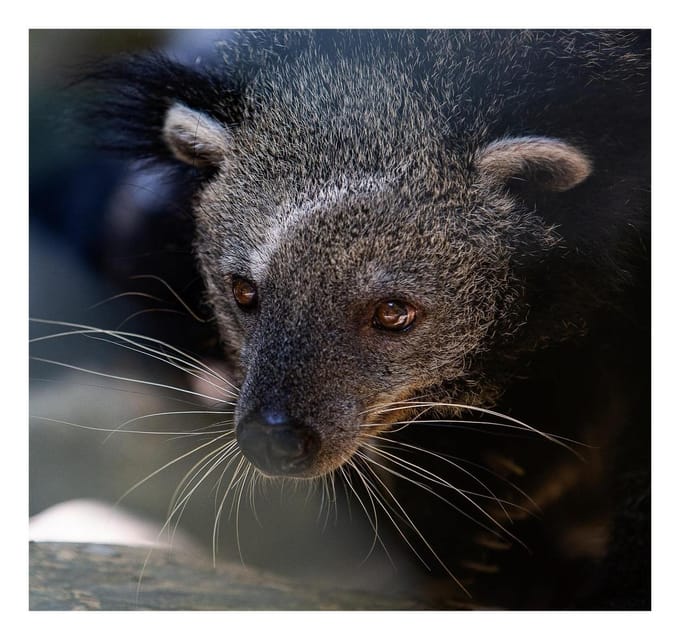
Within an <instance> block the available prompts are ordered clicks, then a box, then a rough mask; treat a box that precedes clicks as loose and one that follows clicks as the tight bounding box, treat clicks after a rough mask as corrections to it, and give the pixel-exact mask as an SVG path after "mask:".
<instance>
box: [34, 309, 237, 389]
mask: <svg viewBox="0 0 680 640" xmlns="http://www.w3.org/2000/svg"><path fill="white" fill-rule="evenodd" d="M30 321H31V322H36V323H39V324H50V325H56V326H65V327H71V328H73V329H78V331H70V332H62V333H57V334H50V335H47V336H39V337H37V338H31V339H30V340H29V342H39V341H42V340H51V339H54V338H58V337H61V336H64V335H76V334H79V333H83V334H84V333H103V334H108V335H110V336H112V337H117V338H119V339H121V340H124V341H126V342H131V343H132V344H134V345H135V346H137V347H140V348H146V349H148V350H150V351H152V352H153V353H156V354H160V355H164V356H166V357H175V356H171V355H170V354H167V353H164V352H162V351H158V350H153V349H151V347H147V346H146V345H143V344H139V343H137V342H135V341H134V340H132V338H136V339H137V340H145V341H147V342H151V343H153V344H156V345H158V346H161V347H164V348H166V349H169V350H170V351H172V352H173V353H177V354H179V355H180V356H181V357H182V358H185V359H186V360H188V361H190V362H193V363H194V364H195V365H196V366H197V367H198V368H199V369H200V370H202V371H203V372H204V373H209V374H211V375H213V376H215V378H217V379H218V380H220V381H221V382H224V383H225V384H226V385H228V386H230V387H232V388H233V389H234V390H235V391H237V392H238V388H237V387H236V386H235V385H233V384H232V383H231V382H230V381H229V380H227V379H226V378H224V377H223V376H221V375H220V374H219V373H218V372H216V371H215V370H214V369H212V368H210V367H209V366H207V365H206V364H205V363H204V362H201V360H199V359H198V358H195V357H194V356H192V355H190V354H188V353H186V352H184V351H182V350H181V349H179V348H177V347H175V346H173V345H171V344H168V343H167V342H164V341H163V340H159V339H157V338H152V337H150V336H145V335H143V334H140V333H131V332H128V331H112V330H110V329H100V328H97V327H92V326H89V325H84V324H77V323H73V322H63V321H59V320H45V319H42V318H30ZM184 364H188V363H187V362H184Z"/></svg>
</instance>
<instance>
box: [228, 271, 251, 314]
mask: <svg viewBox="0 0 680 640" xmlns="http://www.w3.org/2000/svg"><path fill="white" fill-rule="evenodd" d="M231 290H232V291H233V293H234V299H235V300H236V302H237V303H238V305H239V307H241V308H242V309H252V308H253V307H255V305H256V304H257V288H256V287H255V285H254V284H253V283H252V282H250V281H248V280H246V279H245V278H238V277H236V276H234V277H233V278H232V280H231Z"/></svg>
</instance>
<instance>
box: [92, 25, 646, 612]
mask: <svg viewBox="0 0 680 640" xmlns="http://www.w3.org/2000/svg"><path fill="white" fill-rule="evenodd" d="M217 51H218V54H219V56H218V57H219V60H218V61H217V62H215V63H213V64H212V65H210V66H204V65H197V66H196V67H187V66H182V65H179V64H177V63H175V62H173V61H171V60H169V59H167V58H165V57H163V56H160V55H157V54H149V55H143V56H131V57H127V58H123V59H120V60H117V61H113V62H109V63H107V64H106V65H105V66H103V67H101V68H99V69H97V70H95V71H94V72H93V73H92V75H91V79H92V80H94V81H96V86H98V87H99V88H100V89H101V90H102V91H103V97H102V96H100V99H99V101H98V102H97V104H98V108H97V110H95V111H96V115H97V116H98V117H103V118H104V124H103V125H102V127H101V128H100V129H99V132H100V135H101V138H102V139H103V141H104V143H105V144H106V145H108V146H111V147H114V148H118V149H124V150H126V151H128V152H131V153H132V154H133V155H135V156H136V157H142V158H147V159H151V160H154V161H160V162H162V163H165V164H167V165H169V166H172V167H174V168H175V169H177V170H178V171H180V172H183V173H184V174H185V175H187V176H190V178H191V181H192V185H193V187H192V193H193V204H192V211H193V215H194V223H195V240H194V247H195V253H196V257H197V260H198V265H199V269H200V271H201V273H202V276H203V279H204V282H205V287H206V299H207V301H208V303H209V305H210V306H211V308H212V309H213V310H214V313H215V319H216V323H217V326H218V328H219V332H220V335H221V338H222V340H223V343H224V347H225V356H226V359H227V360H228V362H229V363H230V366H231V367H232V370H233V380H234V382H235V383H237V385H238V386H239V389H240V391H239V398H238V402H237V406H236V414H235V422H236V424H237V425H241V426H242V427H243V430H246V427H247V425H248V424H249V421H252V420H251V418H252V416H253V415H255V416H276V417H277V418H276V419H274V418H272V419H271V420H270V422H271V423H272V424H274V423H275V422H276V421H277V420H278V421H279V422H285V423H291V424H293V423H294V424H295V425H296V429H297V428H298V427H300V426H302V427H304V429H305V431H306V432H309V433H310V434H312V435H313V438H314V442H315V447H317V448H318V451H317V450H316V449H315V450H314V455H313V456H312V457H311V458H310V460H309V461H308V464H306V465H305V466H304V468H300V470H299V471H298V472H297V473H295V474H294V475H296V476H298V477H318V476H323V475H326V474H329V473H332V472H333V471H334V470H336V469H338V468H339V467H342V466H343V465H346V466H347V465H349V466H352V465H353V466H354V467H355V468H356V467H357V466H360V465H369V464H371V461H370V460H371V459H373V461H374V462H375V460H376V459H377V460H380V461H381V462H379V463H378V464H381V465H386V466H387V467H389V468H391V469H392V473H391V480H390V482H389V483H387V484H385V485H383V486H384V487H385V488H386V489H387V490H388V491H390V492H394V493H397V495H399V496H402V497H401V498H400V500H407V499H408V495H409V493H410V492H416V491H418V490H421V493H423V491H422V487H419V486H418V482H421V483H422V482H423V481H424V477H421V480H420V481H418V482H414V481H413V480H411V481H409V480H408V479H406V478H404V477H403V474H406V469H405V468H404V467H403V466H402V467H399V466H398V464H397V463H395V461H394V460H391V461H390V458H389V456H390V455H392V454H390V453H389V446H390V444H396V443H397V442H398V443H400V446H401V447H402V452H403V451H404V450H405V449H404V448H405V447H410V448H412V451H413V452H414V455H416V456H417V455H420V456H421V457H424V458H425V461H421V462H422V464H423V465H428V464H429V467H428V468H429V469H430V471H429V472H428V473H429V480H431V481H432V480H434V482H435V484H439V487H440V488H441V487H442V486H446V485H445V484H444V483H446V482H449V481H448V480H446V479H445V478H446V477H450V475H451V474H452V473H453V474H454V475H456V474H457V475H459V476H463V475H464V474H463V473H462V472H461V471H460V469H454V468H453V467H452V464H451V459H449V462H446V461H445V460H444V456H455V457H456V459H457V458H460V457H465V458H466V460H468V461H475V460H477V461H478V463H479V465H484V466H485V468H487V469H488V468H490V469H492V471H493V473H495V474H496V475H497V476H499V477H500V476H502V477H503V478H504V479H505V480H504V482H505V483H506V484H505V485H504V486H505V487H506V489H507V488H510V490H509V494H510V495H511V497H512V501H513V505H514V507H512V508H511V507H507V503H506V502H504V501H503V500H502V499H497V504H496V506H497V507H499V509H497V511H498V513H496V514H495V515H494V516H493V517H492V516H491V515H488V517H489V518H490V519H491V520H492V523H493V526H492V529H493V531H492V532H491V533H490V534H489V533H488V532H486V533H481V534H480V532H479V528H480V527H478V526H477V525H478V524H479V523H477V525H475V523H471V524H470V525H466V524H464V523H459V518H460V516H459V515H458V514H456V513H455V511H456V510H457V509H458V510H459V509H460V508H461V507H460V503H459V502H456V499H459V500H460V499H462V502H465V500H466V499H467V498H465V496H464V495H463V494H464V493H465V491H467V492H468V494H466V495H470V494H472V492H473V491H475V490H477V491H479V490H480V486H479V485H480V484H481V482H480V481H477V483H476V484H475V482H472V484H471V485H470V486H467V484H466V483H467V479H466V478H464V477H461V478H457V479H456V480H451V481H450V482H454V483H455V484H456V487H465V486H467V488H466V489H460V492H459V493H458V494H457V496H456V497H455V498H453V497H452V498H447V499H445V500H442V497H441V495H433V491H432V490H430V491H424V497H423V496H421V497H418V498H417V500H418V507H416V509H417V510H420V511H421V512H422V513H421V514H420V515H421V516H422V517H421V518H420V522H421V523H424V524H422V525H421V529H420V531H424V532H425V534H420V533H419V534H418V536H420V537H421V539H427V541H428V542H427V545H428V549H429V550H430V551H431V552H432V554H433V555H434V557H435V558H436V559H437V561H438V564H440V565H441V566H443V567H445V568H446V570H447V572H448V571H449V568H450V567H452V566H453V565H455V566H456V567H460V566H464V567H466V568H467V569H468V570H470V571H471V572H472V573H474V574H475V575H477V579H476V582H475V583H474V584H473V583H468V582H467V581H466V584H467V585H468V588H469V590H470V591H471V592H472V593H473V595H474V596H475V597H478V598H479V599H480V600H481V601H482V602H486V603H489V604H491V605H493V606H514V607H626V608H644V607H646V606H648V602H649V586H648V580H649V576H648V555H649V548H648V542H646V541H647V540H648V527H649V521H648V517H646V516H645V514H648V509H649V502H648V497H647V496H648V490H649V480H648V478H649V456H648V446H649V442H648V440H649V423H648V420H649V414H648V401H649V399H648V386H649V360H648V358H649V354H648V346H649V345H648V342H649V335H648V332H649V328H648V314H649V306H648V303H649V299H648V295H649V294H648V284H649V283H648V277H649V276H648V264H647V261H648V246H649V184H650V176H649V171H650V167H649V151H650V149H649V133H650V131H649V129H650V125H649V100H650V97H649V73H650V59H649V34H648V32H644V31H642V32H621V31H595V32H593V31H590V32H586V31H514V30H510V31H313V32H292V31H283V32H274V31H272V32H244V33H240V34H237V35H236V36H235V37H234V39H233V40H231V41H229V42H225V43H220V44H218V49H217ZM99 122H101V120H99ZM234 278H239V279H245V280H246V281H248V282H249V283H251V284H252V285H253V286H254V287H255V288H256V291H257V304H256V305H255V306H254V307H253V308H249V309H244V308H242V307H239V305H238V304H237V302H236V301H235V299H234V293H233V290H232V287H233V285H234ZM395 300H396V301H400V302H402V303H405V304H407V305H408V306H409V307H410V308H412V309H415V310H416V315H415V321H414V322H413V323H412V324H411V325H410V326H408V327H407V328H406V329H405V330H404V331H401V332H393V331H385V330H383V329H381V328H380V327H377V326H376V324H375V322H374V313H375V309H376V308H377V306H378V305H379V304H380V303H381V302H384V301H395ZM475 407H478V408H480V409H482V410H487V411H488V410H498V411H502V412H503V414H509V415H510V416H512V417H513V418H515V419H518V420H521V421H522V422H521V423H511V425H512V426H514V428H516V429H520V428H521V429H522V431H523V433H521V434H520V435H533V434H534V433H535V432H536V431H540V432H541V433H545V434H553V435H548V436H547V437H543V438H533V439H529V440H526V439H519V438H517V439H514V440H511V441H503V442H501V444H500V445H497V443H494V445H490V446H489V445H488V441H489V436H488V435H487V437H486V440H484V439H482V437H483V436H484V429H483V428H482V427H481V424H483V421H484V420H487V421H488V420H489V414H488V413H487V414H481V415H482V418H479V414H477V415H478V418H477V420H478V422H480V423H481V424H480V429H478V430H477V433H474V434H472V435H466V434H465V433H462V432H460V431H459V430H457V429H441V428H440V429H438V430H437V429H436V428H434V427H433V426H432V425H436V424H437V422H438V421H441V420H449V421H450V424H451V425H456V424H460V423H459V422H456V421H457V420H460V419H461V417H464V416H466V415H467V416H468V419H469V417H470V409H471V408H475ZM423 412H426V413H425V414H423ZM494 415H496V414H494ZM267 419H268V420H269V418H267ZM409 420H413V421H414V424H412V425H410V426H409V428H408V429H404V430H403V431H399V433H398V434H397V433H394V435H391V433H392V432H394V431H395V430H396V429H397V427H398V426H400V425H403V424H404V423H405V422H408V421H409ZM428 421H429V425H428V426H426V425H424V424H420V423H421V422H428ZM473 424H474V421H473V422H468V425H469V426H472V425H473ZM243 425H246V426H243ZM520 425H521V427H520ZM529 425H530V426H529ZM270 426H271V425H270ZM486 426H487V427H489V425H488V424H487V425H486ZM489 428H491V427H489ZM434 431H436V434H437V435H436V436H431V435H429V434H432V433H434ZM384 436H389V437H390V438H394V439H395V441H396V442H393V441H392V440H389V442H388V443H387V444H386V443H384V442H382V441H381V439H382V438H383V437H384ZM310 437H311V436H310ZM494 437H495V436H492V437H491V440H493V439H494ZM397 438H398V440H397ZM566 440H569V441H572V442H573V441H576V442H579V443H583V444H586V445H590V447H592V448H587V447H585V448H584V447H582V448H579V446H578V445H574V448H575V449H576V452H574V451H571V450H567V447H565V446H562V447H560V446H559V444H560V443H561V444H563V445H564V443H565V441H566ZM381 444H382V445H385V444H386V446H382V447H381ZM494 446H496V448H497V449H498V450H497V451H489V449H493V447H494ZM428 452H429V454H428ZM463 452H464V453H465V455H464V456H463ZM440 454H442V455H441V456H440ZM376 456H377V458H376ZM380 456H383V457H382V458H381V457H380ZM435 456H437V457H435ZM439 458H441V459H439ZM398 460H400V459H398ZM401 464H402V465H404V464H405V463H404V462H401ZM406 464H408V463H406ZM471 464H475V463H474V462H471ZM395 465H396V466H395ZM395 468H397V469H401V471H399V472H397V473H395V472H394V469H395ZM388 472H389V469H388ZM446 474H449V475H448V476H447V475H446ZM388 475H389V473H388ZM407 475H408V474H407ZM525 475H526V476H527V477H526V478H525V479H523V480H522V482H524V484H523V487H524V488H523V489H522V490H521V492H520V490H519V489H517V490H515V489H516V485H515V484H514V483H515V481H517V482H519V480H520V479H521V478H522V477H523V476H525ZM629 476H630V477H631V478H632V480H631V482H632V483H633V484H634V485H635V492H636V493H635V495H637V496H638V497H639V500H638V501H637V502H636V503H635V504H636V506H635V507H634V508H632V510H631V509H629V508H628V507H626V508H623V507H621V505H622V504H623V499H624V498H626V499H628V498H630V495H627V494H628V489H629V487H630V486H631V485H630V484H627V483H626V481H625V478H626V477H629ZM381 477H382V476H381V474H378V473H376V475H375V476H374V478H373V483H374V485H377V484H378V483H381V482H383V480H381ZM450 487H451V485H449V488H450ZM512 487H515V489H512ZM527 494H528V496H527ZM493 495H494V496H495V497H496V494H495V493H494V494H493ZM525 497H526V499H525ZM529 497H530V499H529ZM509 499H510V498H508V500H509ZM452 501H453V503H452ZM442 503H444V504H442ZM452 506H454V508H453V509H452V508H451V507H452ZM535 507H538V508H540V509H541V510H542V511H543V514H542V516H541V523H539V524H535V523H534V524H533V528H532V529H530V530H527V531H525V530H524V527H525V525H526V527H528V526H529V525H528V524H526V521H527V518H526V517H525V516H526V514H527V512H529V511H532V510H533V509H534V508H535ZM473 512H475V509H473ZM488 512H489V513H491V510H488ZM485 513H486V512H485ZM386 515H387V516H388V518H389V519H391V520H392V522H393V523H394V518H396V519H397V520H402V521H403V520H405V519H406V520H408V517H407V516H405V514H403V513H401V512H400V511H399V508H398V507H393V510H392V511H389V510H386ZM475 515H476V516H479V513H478V512H475ZM485 517H486V516H485ZM460 519H462V518H460ZM482 519H483V518H482ZM530 520H531V519H530ZM624 521H625V522H627V523H629V524H630V523H633V525H631V527H632V528H631V527H629V526H627V525H626V524H625V523H624V524H622V522H624ZM485 522H487V521H485ZM475 527H476V528H475ZM513 527H514V528H513ZM481 528H482V529H484V528H487V527H481ZM509 528H510V530H508V529H509ZM646 536H647V537H646ZM630 539H633V540H635V544H638V545H639V547H640V549H641V551H640V552H639V554H638V557H636V558H635V559H632V560H631V559H627V561H626V566H627V567H629V569H627V570H626V571H625V572H624V573H625V576H626V579H625V580H618V579H615V576H616V575H617V573H616V572H617V571H619V570H620V567H621V564H620V557H619V556H617V555H616V553H618V552H619V551H621V550H622V549H625V547H626V544H627V543H626V540H630ZM520 541H521V542H522V543H524V544H525V545H527V546H531V550H532V552H533V553H534V554H535V557H534V558H533V559H532V558H531V557H530V556H528V555H526V554H525V555H520V556H517V555H516V553H517V552H516V550H517V547H521V546H522V545H521V544H515V543H517V542H520ZM475 545H477V547H480V548H483V549H484V553H483V557H482V559H478V558H477V556H476V555H475V554H476V553H477V551H475V550H471V548H470V546H475ZM513 545H514V549H513V551H512V552H510V551H508V552H507V553H505V556H504V558H505V559H502V560H497V559H493V560H489V555H492V556H493V555H494V554H496V553H501V555H503V552H506V551H507V550H508V549H509V547H510V546H513ZM537 549H538V550H540V551H537ZM519 553H521V550H520V552H519ZM513 554H514V555H513ZM517 558H520V559H517ZM617 558H619V559H617ZM505 565H507V566H508V567H510V569H504V571H503V572H502V579H501V578H500V577H499V576H497V575H495V574H497V573H499V572H500V567H503V566H505ZM575 567H576V568H575ZM612 567H619V569H613V568H612ZM457 571H458V570H457V569H455V570H453V573H455V574H456V576H458V575H459V574H458V572H457ZM480 575H481V578H480V577H479V576H480ZM487 577H488V578H489V579H488V583H489V584H488V585H487ZM617 581H618V582H619V583H620V584H619V585H618V586H617V584H616V583H617ZM545 585H551V586H550V587H549V588H548V587H546V586H545ZM555 585H557V586H555ZM454 588H455V584H454Z"/></svg>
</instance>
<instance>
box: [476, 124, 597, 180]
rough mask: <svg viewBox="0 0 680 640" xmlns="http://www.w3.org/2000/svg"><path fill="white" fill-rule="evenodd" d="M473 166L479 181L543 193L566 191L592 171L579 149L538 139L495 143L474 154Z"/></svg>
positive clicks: (545, 139)
mask: <svg viewBox="0 0 680 640" xmlns="http://www.w3.org/2000/svg"><path fill="white" fill-rule="evenodd" d="M475 165H476V167H477V170H478V171H479V173H480V175H481V176H482V178H483V179H485V180H488V181H489V182H491V183H493V184H498V185H507V186H513V183H515V184H516V186H522V184H523V183H524V184H525V185H526V186H531V187H532V188H534V189H539V190H542V191H568V190H569V189H572V188H574V187H575V186H576V185H578V184H580V183H581V182H583V181H584V180H585V179H586V178H587V177H588V176H589V175H590V174H591V172H592V164H591V162H590V160H589V159H588V157H587V156H586V155H585V153H583V152H582V151H581V150H580V149H577V148H576V147H574V146H573V145H571V144H568V143H566V142H563V141H562V140H557V139H555V138H543V137H540V136H536V137H524V138H503V139H500V140H496V141H495V142H492V143H491V144H489V145H487V146H486V147H484V148H482V149H481V150H480V151H478V152H477V155H476V157H475Z"/></svg>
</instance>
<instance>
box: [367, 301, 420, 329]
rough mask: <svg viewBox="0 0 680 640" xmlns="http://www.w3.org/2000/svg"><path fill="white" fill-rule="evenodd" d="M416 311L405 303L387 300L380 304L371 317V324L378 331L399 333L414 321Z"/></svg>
mask: <svg viewBox="0 0 680 640" xmlns="http://www.w3.org/2000/svg"><path fill="white" fill-rule="evenodd" d="M415 316H416V310H415V309H414V308H413V307H412V306H411V305H409V304H407V303H406V302H401V301H400V300H387V301H385V302H381V303H380V304H379V305H378V306H377V307H376V308H375V313H374V315H373V324H374V325H375V326H376V327H378V328H380V329H387V330H389V331H401V330H402V329H406V327H408V326H410V325H411V324H412V323H413V321H414V320H415Z"/></svg>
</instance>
